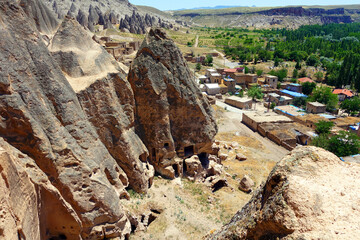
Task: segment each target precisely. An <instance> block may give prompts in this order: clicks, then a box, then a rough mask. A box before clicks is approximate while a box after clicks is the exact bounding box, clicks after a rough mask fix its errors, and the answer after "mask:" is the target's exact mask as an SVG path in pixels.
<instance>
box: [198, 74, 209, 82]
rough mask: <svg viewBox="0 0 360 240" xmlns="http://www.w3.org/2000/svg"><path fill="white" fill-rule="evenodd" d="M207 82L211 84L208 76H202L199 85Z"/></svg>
mask: <svg viewBox="0 0 360 240" xmlns="http://www.w3.org/2000/svg"><path fill="white" fill-rule="evenodd" d="M207 82H209V79H208V78H207V77H206V76H204V75H202V76H200V77H199V83H207Z"/></svg>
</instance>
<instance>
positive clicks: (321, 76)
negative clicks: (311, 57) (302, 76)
mask: <svg viewBox="0 0 360 240" xmlns="http://www.w3.org/2000/svg"><path fill="white" fill-rule="evenodd" d="M314 76H315V78H316V80H317V81H318V82H320V81H322V80H323V78H324V74H323V73H322V72H316V73H315V74H314Z"/></svg>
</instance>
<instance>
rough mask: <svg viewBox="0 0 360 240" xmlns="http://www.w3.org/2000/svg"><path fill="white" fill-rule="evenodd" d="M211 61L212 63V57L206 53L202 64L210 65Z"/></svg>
mask: <svg viewBox="0 0 360 240" xmlns="http://www.w3.org/2000/svg"><path fill="white" fill-rule="evenodd" d="M212 63H213V57H212V56H211V55H210V54H208V55H206V58H205V63H204V64H205V65H206V66H211V65H212Z"/></svg>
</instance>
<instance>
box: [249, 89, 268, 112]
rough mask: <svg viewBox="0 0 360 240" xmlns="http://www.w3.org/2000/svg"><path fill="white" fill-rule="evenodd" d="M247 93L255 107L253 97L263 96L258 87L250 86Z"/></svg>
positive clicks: (259, 97)
mask: <svg viewBox="0 0 360 240" xmlns="http://www.w3.org/2000/svg"><path fill="white" fill-rule="evenodd" d="M247 95H248V96H249V97H251V99H252V100H253V102H255V108H256V101H255V99H262V98H263V97H264V94H263V93H262V91H261V88H259V87H252V88H250V89H249V90H248V92H247Z"/></svg>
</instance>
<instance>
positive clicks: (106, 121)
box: [49, 18, 154, 192]
mask: <svg viewBox="0 0 360 240" xmlns="http://www.w3.org/2000/svg"><path fill="white" fill-rule="evenodd" d="M49 49H50V50H51V51H52V54H53V56H54V57H55V59H57V61H58V64H59V65H60V66H61V68H62V70H63V72H64V73H66V77H67V79H68V81H69V83H70V84H71V86H72V87H73V89H74V90H75V91H76V93H77V96H78V99H79V101H80V104H81V106H82V108H83V109H84V110H85V113H86V115H87V116H88V118H89V120H90V122H91V123H92V124H93V126H94V127H95V128H96V131H97V133H98V135H99V137H100V140H101V141H102V142H103V143H104V145H105V146H106V147H107V149H108V150H109V152H110V154H111V155H112V157H113V158H114V159H115V160H116V161H117V163H118V164H119V165H120V167H121V168H122V169H123V170H124V171H125V173H126V175H127V177H128V179H129V185H130V187H132V188H133V189H134V190H136V191H138V192H146V191H147V189H148V187H149V186H151V183H152V179H153V176H154V169H153V167H152V166H151V165H149V163H148V162H147V156H148V155H149V154H148V151H147V149H146V147H145V145H144V144H143V143H142V141H141V140H140V138H139V137H138V135H136V134H135V128H134V126H135V123H134V122H135V118H134V108H135V100H134V94H133V91H132V89H131V86H130V84H129V82H128V81H126V76H125V74H124V73H123V72H122V71H121V69H120V67H119V65H118V63H117V62H116V61H115V60H114V58H113V57H112V56H111V55H109V54H108V53H107V52H106V51H105V50H104V49H103V48H102V47H101V46H100V45H99V44H97V43H96V42H94V41H93V40H92V37H91V34H90V33H89V32H87V31H86V30H85V29H84V28H83V27H82V26H80V24H79V23H78V22H77V21H75V19H72V18H65V20H64V21H63V22H62V24H61V26H60V27H59V29H58V31H57V32H56V34H55V36H54V38H53V39H52V42H51V44H50V46H49ZM89 56H91V57H89Z"/></svg>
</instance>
